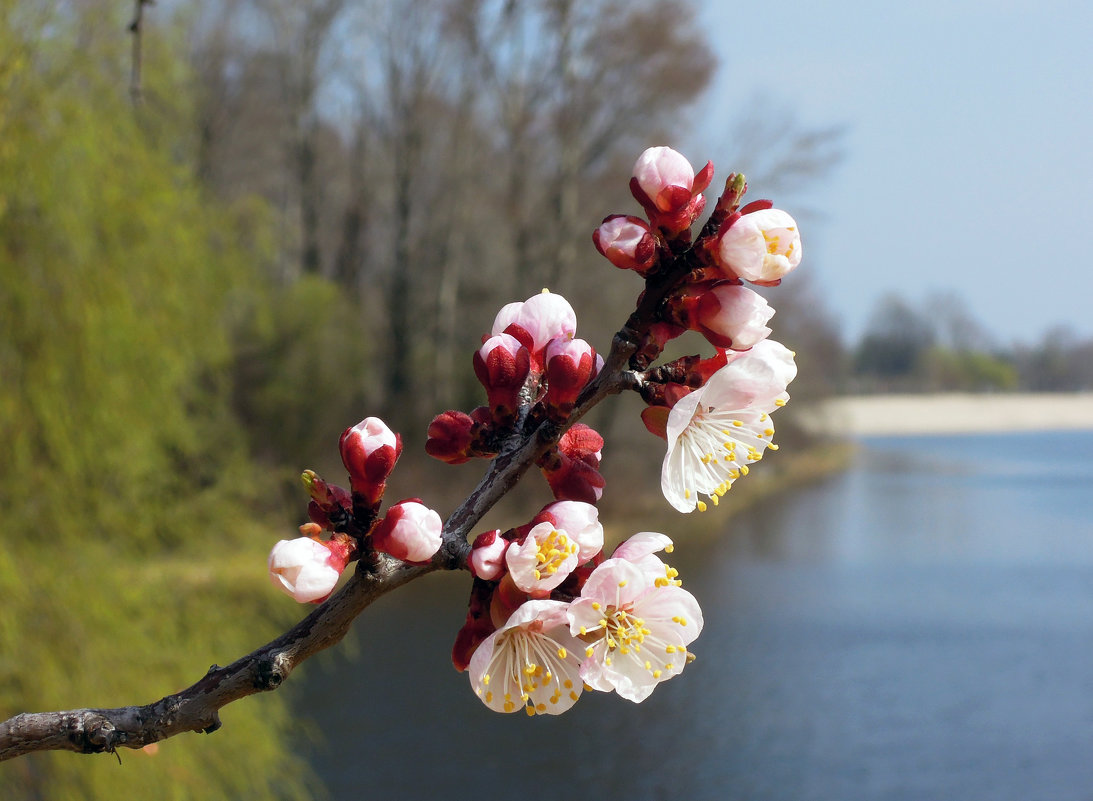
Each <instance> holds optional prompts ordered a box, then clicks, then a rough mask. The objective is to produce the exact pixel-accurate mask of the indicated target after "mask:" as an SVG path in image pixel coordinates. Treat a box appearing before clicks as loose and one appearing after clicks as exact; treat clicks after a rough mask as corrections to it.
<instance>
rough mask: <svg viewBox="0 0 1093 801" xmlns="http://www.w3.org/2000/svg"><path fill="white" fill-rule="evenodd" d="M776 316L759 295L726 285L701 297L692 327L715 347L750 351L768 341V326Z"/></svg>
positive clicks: (692, 320)
mask: <svg viewBox="0 0 1093 801" xmlns="http://www.w3.org/2000/svg"><path fill="white" fill-rule="evenodd" d="M773 316H774V309H772V308H771V307H770V304H768V303H767V301H766V298H764V297H763V296H762V295H760V294H759V293H758V292H753V291H752V290H750V289H748V288H747V287H745V286H740V285H739V284H731V283H727V282H726V283H721V284H716V285H715V286H714V287H713V288H712V289H710V290H709V291H708V292H703V293H702V294H701V295H700V296H699V297H698V299H697V303H696V304H695V308H694V310H693V314H692V315H690V325H691V327H692V328H694V329H695V330H696V331H699V332H700V333H701V334H702V335H703V336H705V337H706V339H707V340H709V342H710V344H711V345H713V346H714V347H718V348H732V349H733V350H747V349H748V348H750V347H752V346H753V345H754V344H755V343H757V342H759V341H760V340H763V339H766V338H767V336H768V335H769V334H770V329H769V328H767V327H766V325H765V323H766V322H767V320H769V319H770V318H771V317H773Z"/></svg>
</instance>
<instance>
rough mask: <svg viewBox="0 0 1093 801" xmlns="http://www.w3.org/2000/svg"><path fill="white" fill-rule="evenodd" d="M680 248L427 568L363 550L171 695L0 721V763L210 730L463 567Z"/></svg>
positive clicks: (627, 334) (616, 376) (600, 388)
mask: <svg viewBox="0 0 1093 801" xmlns="http://www.w3.org/2000/svg"><path fill="white" fill-rule="evenodd" d="M691 258H692V257H691V256H689V255H688V254H684V255H681V256H677V257H676V258H675V259H674V260H673V261H672V264H671V267H670V268H669V269H668V270H665V271H664V273H663V274H662V275H661V276H660V277H659V279H658V280H655V281H653V282H652V283H651V285H650V286H648V287H647V290H646V293H645V296H644V297H643V300H642V303H641V304H640V305H639V307H638V309H637V310H636V311H635V312H634V314H632V315H631V317H630V319H629V320H627V323H626V325H625V326H624V327H623V328H622V329H621V330H620V331H619V332H618V333H617V334H616V335H615V337H614V339H613V340H612V344H611V351H610V353H609V354H608V355H607V358H606V359H605V361H604V367H603V369H602V370H601V371H600V373H599V375H597V376H596V378H595V379H594V380H593V381H592V382H591V383H590V384H589V385H588V386H587V387H586V388H585V390H584V392H583V393H582V394H581V396H580V397H579V398H578V400H577V404H576V406H575V408H574V410H573V412H572V413H571V414H570V416H569V418H568V419H567V420H565V421H564V422H563V423H557V422H553V421H551V420H544V421H543V422H541V423H540V424H539V425H538V426H537V427H536V428H535V429H534V430H532V431H530V432H527V433H522V432H517V433H514V434H513V436H512V438H511V439H510V440H509V443H508V445H506V446H505V447H503V448H502V450H501V453H499V454H498V455H497V456H496V457H495V458H494V459H493V460H492V461H491V462H490V466H489V469H488V470H487V471H486V474H485V475H484V476H483V477H482V480H481V481H479V483H478V486H477V487H475V489H474V490H473V491H472V492H471V494H470V495H468V496H467V499H466V500H465V501H464V502H463V503H462V504H461V505H460V506H459V508H457V509H456V510H455V511H454V512H453V513H452V514H451V516H450V517H449V518H448V520H447V521H446V522H445V524H444V533H443V536H444V543H443V546H442V547H441V549H440V550H439V551H438V552H437V554H436V556H435V557H433V560H432V562H431V563H430V564H428V565H423V566H414V565H409V564H406V563H404V562H401V561H399V560H397V559H393V558H391V557H389V556H387V555H385V554H382V553H377V552H368V553H366V554H365V555H364V556H363V557H362V559H361V561H360V562H358V564H357V569H356V571H355V572H354V574H353V576H352V577H351V578H350V579H349V581H348V582H347V583H346V584H345V586H344V587H343V588H342V589H341V590H340V591H338V592H337V593H336V594H335V595H333V596H332V597H331V598H330V599H328V600H327V601H325V602H324V603H322V604H321V605H320V606H319V607H317V608H316V609H315V610H314V611H312V612H311V614H309V615H308V616H307V617H305V618H304V619H303V620H301V621H300V622H299V623H297V624H296V625H295V626H294V627H293V628H292V629H291V630H289V631H287V632H286V633H284V634H282V635H281V636H280V637H278V638H277V639H275V640H273V641H272V642H269V643H267V644H266V645H264V646H262V647H261V648H258V649H257V650H255V651H252V652H251V653H249V654H247V655H246V656H244V657H241V658H240V659H237V660H236V661H235V662H233V663H232V664H230V665H228V666H227V667H219V666H217V665H213V666H212V667H211V668H209V671H208V672H207V673H206V674H205V675H204V676H203V677H202V678H201V679H199V680H198V681H197V682H196V683H194V684H192V685H191V686H190V687H187V688H186V689H185V690H182V691H181V692H178V693H174V694H172V695H168V696H165V697H163V698H161V699H159V700H158V701H155V702H154V703H151V704H146V705H144V706H126V707H117V708H114V709H72V710H67V711H62V712H36V713H23V714H19V715H16V716H15V717H12V718H10V719H8V720H6V721H4V722H3V723H0V761H3V760H6V759H13V758H15V757H18V756H22V755H24V754H29V753H31V752H34V751H56V750H67V751H76V752H78V753H83V754H97V753H103V752H110V753H113V752H115V751H116V750H117V749H118V748H122V747H124V748H141V747H143V746H145V745H148V744H149V743H154V742H158V741H160V740H165V739H167V738H168V737H173V736H174V735H176V734H180V733H182V732H187V731H193V732H204V733H206V734H211V733H212V732H214V731H216V730H217V729H219V728H220V716H219V710H220V709H221V708H222V707H224V706H226V705H228V704H230V703H231V702H233V701H237V700H239V699H240V698H246V697H247V696H249V695H254V694H255V693H259V692H265V691H269V690H276V689H277V688H278V687H280V686H281V684H282V683H283V682H284V680H285V679H286V678H288V676H289V675H290V674H291V673H292V671H293V670H294V669H295V668H296V667H297V666H298V665H299V664H300V663H301V662H303V661H304V660H306V659H308V658H309V657H310V656H312V655H313V654H315V653H318V652H319V651H322V650H324V649H326V648H329V647H330V646H332V645H335V644H336V643H338V642H340V641H341V640H342V638H343V637H345V635H346V633H347V632H348V631H349V627H350V625H351V624H352V622H353V621H354V620H355V619H356V617H357V616H358V615H359V614H360V613H361V612H362V611H364V609H365V608H366V607H368V606H369V605H370V604H371V603H372V602H373V601H375V600H376V599H377V598H379V597H380V596H381V595H384V594H385V593H387V592H390V591H391V590H393V589H396V588H397V587H401V586H402V585H403V584H406V583H407V582H409V581H412V580H413V579H416V578H418V577H419V576H423V575H425V574H426V573H429V572H432V571H435V570H442V569H446V570H457V569H463V568H465V567H466V564H467V557H468V556H469V553H470V544H469V543H468V541H467V538H468V535H469V534H470V532H471V529H472V528H473V527H474V526H475V525H477V523H478V521H479V520H481V519H482V517H483V516H484V515H485V514H486V512H488V511H489V510H490V509H491V508H492V507H493V505H494V504H496V503H497V502H498V501H499V500H500V499H501V498H502V497H504V495H505V494H506V493H507V492H508V491H509V490H511V489H512V488H513V487H514V486H515V485H516V484H517V482H518V481H519V480H520V479H521V477H523V475H524V473H526V472H527V471H528V470H529V469H530V468H531V467H532V466H533V465H535V463H536V462H537V461H538V459H539V458H540V457H541V456H542V455H543V454H545V453H546V452H547V451H548V450H549V449H550V448H551V447H553V446H554V445H556V444H557V443H558V440H559V439H560V438H561V436H562V434H564V433H565V432H566V430H567V429H569V428H570V426H572V425H573V424H574V423H576V422H577V421H578V420H580V419H581V418H582V417H583V416H584V415H585V414H586V413H587V412H588V411H589V410H590V409H591V408H592V407H593V406H595V405H596V404H597V403H599V402H600V401H602V400H603V399H604V398H606V397H607V396H608V395H613V394H617V393H619V392H621V391H622V390H624V389H633V388H635V386H636V385H637V380H638V379H637V376H636V374H635V373H634V372H633V371H631V370H629V369H628V363H629V360H630V358H631V357H632V356H633V355H634V354H635V353H636V352H637V350H638V348H639V346H640V343H641V342H642V341H643V339H644V337H645V335H646V333H647V332H648V330H649V327H650V325H651V324H652V321H653V320H654V319H655V316H656V309H657V306H658V304H659V303H660V301H661V300H662V299H663V297H664V295H665V294H666V292H667V291H668V288H669V287H671V286H672V285H673V284H674V283H676V282H677V281H678V280H679V278H680V277H681V276H682V275H683V274H685V273H686V272H687V271H689V270H690V269H691V267H692V264H691V261H690V259H691Z"/></svg>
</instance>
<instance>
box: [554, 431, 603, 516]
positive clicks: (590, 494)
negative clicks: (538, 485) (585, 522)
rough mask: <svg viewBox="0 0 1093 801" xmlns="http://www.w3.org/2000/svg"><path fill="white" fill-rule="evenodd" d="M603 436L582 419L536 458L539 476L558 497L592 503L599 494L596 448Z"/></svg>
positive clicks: (601, 486) (600, 446) (601, 442)
mask: <svg viewBox="0 0 1093 801" xmlns="http://www.w3.org/2000/svg"><path fill="white" fill-rule="evenodd" d="M601 448H603V437H601V436H600V435H599V434H598V433H596V431H595V430H593V429H592V428H590V427H589V426H586V425H584V424H583V423H577V424H576V425H574V426H573V427H572V428H570V429H569V430H568V431H566V432H565V434H563V435H562V438H561V439H560V440H558V447H557V448H556V449H555V450H553V451H550V452H548V453H547V454H545V455H544V457H543V458H542V459H541V460H540V462H539V467H540V469H541V470H542V471H543V476H544V478H546V480H547V484H549V485H550V489H551V491H552V492H553V493H554V497H555V498H556V499H557V500H559V501H583V502H584V503H595V502H596V501H598V500H599V499H600V496H601V495H603V487H604V483H605V482H604V480H603V476H602V475H600V471H599V469H598V468H599V466H600V449H601Z"/></svg>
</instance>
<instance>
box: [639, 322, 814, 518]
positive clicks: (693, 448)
mask: <svg viewBox="0 0 1093 801" xmlns="http://www.w3.org/2000/svg"><path fill="white" fill-rule="evenodd" d="M796 374H797V367H796V365H795V364H794V363H793V354H792V353H790V352H789V351H788V350H787V349H786V348H785V346H783V345H782V344H780V343H778V342H775V341H773V340H769V339H765V340H763V341H762V342H759V343H757V344H756V345H755V346H754V347H753V348H752V349H751V350H749V351H746V352H744V353H741V354H739V355H738V356H736V357H735V358H734V359H733V360H732V361H730V362H729V363H728V364H727V365H725V366H724V367H722V368H721V369H720V370H718V371H717V372H716V373H714V374H713V376H712V377H711V378H710V380H709V381H708V382H707V383H706V385H705V386H704V387H702V388H700V389H697V390H695V391H694V392H692V393H690V394H689V395H687V396H685V397H684V398H682V399H681V400H679V401H678V402H677V403H676V404H675V406H673V407H672V410H671V412H670V413H669V415H668V424H667V431H666V434H667V439H668V453H667V454H666V455H665V457H664V464H663V465H662V467H661V473H660V487H661V491H662V492H663V493H664V497H665V498H667V499H668V502H669V503H670V504H672V506H674V507H675V508H676V509H678V510H679V511H681V512H691V511H693V510H694V509H695V508H696V507H697V508H698V510H699V511H705V510H706V504H705V502H703V501H702V500H700V499H699V497H698V496H699V495H706V496H708V497H709V498H710V499H711V501H712V502H713V503H714V505H716V504H717V501H718V498H720V497H721V496H722V495H724V494H725V493H726V492H727V491H728V489H729V487H730V486H731V485H732V483H733V481H735V480H736V479H737V478H739V477H740V476H742V475H747V473H748V465H749V464H751V463H753V462H757V461H759V460H760V459H762V458H763V452H764V451H765V450H766V449H767V448H771V449H776V446H775V445H773V444H772V443H771V437H772V436H773V435H774V425H773V423H772V422H771V419H770V413H771V412H773V411H774V410H775V409H777V408H778V407H780V406H784V405H785V404H786V401H788V400H789V395H788V394H787V393H786V391H785V390H786V386H787V385H788V384H789V382H790V381H792V380H793V378H794V376H795V375H796Z"/></svg>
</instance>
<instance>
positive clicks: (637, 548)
mask: <svg viewBox="0 0 1093 801" xmlns="http://www.w3.org/2000/svg"><path fill="white" fill-rule="evenodd" d="M674 549H675V546H674V545H673V544H672V540H671V539H669V538H668V537H667V536H666V535H664V534H658V533H657V532H655V531H640V532H638V533H637V534H634V535H633V536H631V537H630V538H629V539H627V540H626V541H625V542H622V543H620V544H619V545H618V547H617V548H615V551H614V552H613V553H612V554H611V558H612V559H625V560H626V561H627V562H630V563H631V564H632V565H635V566H636V567H638V569H640V570H641V571H642V572H643V573H645V574H646V575H647V576H649V577H651V578H652V580H653V582H654V583H657V582H660V583H674V584H675V585H676V586H679V584H680V582H679V581H677V580H676V576H677V575H678V572H677V571H676V570H674V569H673V568H671V567H668V565H666V564H664V562H662V561H661V560H660V558H659V557H657V556H656V554H657V553H659V552H661V551H664V552H665V553H671V552H672V551H673V550H674Z"/></svg>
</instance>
